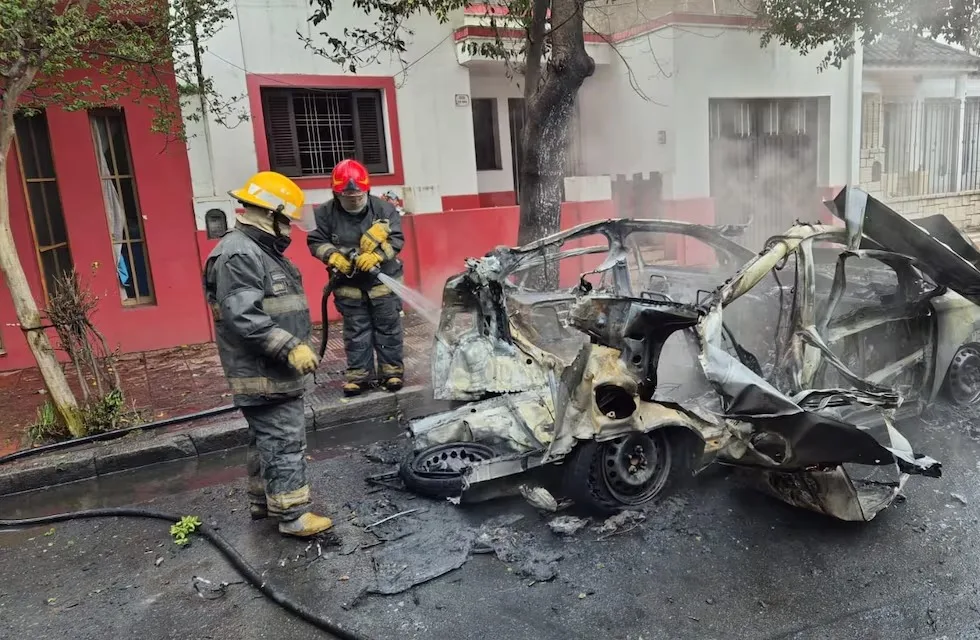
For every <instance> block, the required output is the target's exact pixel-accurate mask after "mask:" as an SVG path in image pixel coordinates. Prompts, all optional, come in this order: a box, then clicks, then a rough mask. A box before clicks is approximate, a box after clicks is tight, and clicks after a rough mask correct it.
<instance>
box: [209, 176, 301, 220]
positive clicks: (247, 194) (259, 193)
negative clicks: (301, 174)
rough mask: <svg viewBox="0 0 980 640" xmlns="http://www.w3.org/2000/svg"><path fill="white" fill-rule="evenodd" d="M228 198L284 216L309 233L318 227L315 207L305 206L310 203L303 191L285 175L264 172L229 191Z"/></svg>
mask: <svg viewBox="0 0 980 640" xmlns="http://www.w3.org/2000/svg"><path fill="white" fill-rule="evenodd" d="M228 195H230V196H231V197H232V198H234V199H235V200H238V201H239V202H241V203H242V204H247V205H252V206H253V207H259V208H260V209H265V210H266V211H270V212H272V213H281V214H282V215H284V216H286V217H287V218H289V219H290V220H291V221H292V222H293V223H294V224H296V226H298V227H300V228H301V229H303V230H305V231H311V230H312V229H313V228H314V227H315V224H314V222H313V216H312V210H311V208H310V207H304V206H303V205H304V203H305V202H306V196H305V195H303V190H302V189H300V188H299V185H297V184H296V183H295V182H293V181H292V180H290V179H289V178H287V177H286V176H284V175H282V174H281V173H276V172H275V171H260V172H259V173H256V174H255V175H254V176H252V177H251V178H249V179H248V181H247V182H245V186H243V187H242V188H241V189H235V190H233V191H229V192H228Z"/></svg>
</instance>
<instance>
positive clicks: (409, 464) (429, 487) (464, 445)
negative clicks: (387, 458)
mask: <svg viewBox="0 0 980 640" xmlns="http://www.w3.org/2000/svg"><path fill="white" fill-rule="evenodd" d="M496 456H497V454H496V453H495V452H494V450H493V449H491V448H490V447H488V446H486V445H483V444H477V443H475V442H451V443H449V444H439V445H435V446H433V447H429V448H427V449H423V450H422V451H419V452H418V453H414V454H412V455H410V456H409V457H408V459H407V460H405V462H403V463H402V465H401V467H400V468H399V469H398V475H399V477H400V478H401V479H402V482H404V483H405V487H406V488H407V489H409V490H410V491H413V492H415V493H418V494H420V495H424V496H429V497H431V498H452V497H456V496H458V495H460V494H461V493H462V492H463V484H464V483H463V478H464V477H465V475H466V470H467V469H468V468H469V467H470V466H472V465H473V464H474V463H476V462H482V461H484V460H490V459H491V458H495V457H496Z"/></svg>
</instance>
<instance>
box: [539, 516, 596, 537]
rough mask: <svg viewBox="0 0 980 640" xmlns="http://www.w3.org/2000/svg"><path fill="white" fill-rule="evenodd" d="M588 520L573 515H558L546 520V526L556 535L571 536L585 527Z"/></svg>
mask: <svg viewBox="0 0 980 640" xmlns="http://www.w3.org/2000/svg"><path fill="white" fill-rule="evenodd" d="M588 524H589V521H588V520H586V519H584V518H576V517H575V516H558V517H557V518H555V519H553V520H551V521H549V522H548V528H549V529H551V531H552V532H553V533H555V534H557V535H560V536H573V535H575V534H576V533H578V532H579V531H581V530H582V529H584V528H585V527H587V526H588Z"/></svg>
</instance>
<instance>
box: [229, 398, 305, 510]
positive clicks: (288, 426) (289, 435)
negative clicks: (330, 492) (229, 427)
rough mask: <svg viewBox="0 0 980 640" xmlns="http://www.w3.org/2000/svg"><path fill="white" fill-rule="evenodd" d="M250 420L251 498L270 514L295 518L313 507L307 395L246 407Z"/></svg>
mask: <svg viewBox="0 0 980 640" xmlns="http://www.w3.org/2000/svg"><path fill="white" fill-rule="evenodd" d="M242 414H243V415H244V416H245V421H246V422H248V451H247V453H246V463H245V464H246V468H247V471H248V498H249V502H250V503H251V504H252V505H253V506H259V507H261V506H265V507H266V509H267V510H268V513H269V515H270V516H274V517H276V518H278V519H280V520H283V521H286V522H288V521H290V520H295V519H296V518H298V517H299V516H301V515H303V514H304V513H306V512H307V511H309V510H310V485H309V482H308V481H307V472H306V418H305V416H304V412H303V398H293V399H290V400H286V401H285V402H277V403H274V404H262V405H256V406H249V407H242Z"/></svg>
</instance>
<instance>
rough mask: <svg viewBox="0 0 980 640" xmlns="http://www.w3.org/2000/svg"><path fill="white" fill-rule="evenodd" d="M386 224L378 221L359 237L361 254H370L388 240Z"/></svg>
mask: <svg viewBox="0 0 980 640" xmlns="http://www.w3.org/2000/svg"><path fill="white" fill-rule="evenodd" d="M388 231H389V227H388V223H387V222H386V221H383V220H379V221H378V222H375V223H374V224H372V225H371V228H370V229H368V230H367V231H365V232H364V235H362V236H361V253H371V252H372V251H374V250H375V249H377V248H378V247H380V246H381V243H382V242H384V241H385V240H387V239H388Z"/></svg>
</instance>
